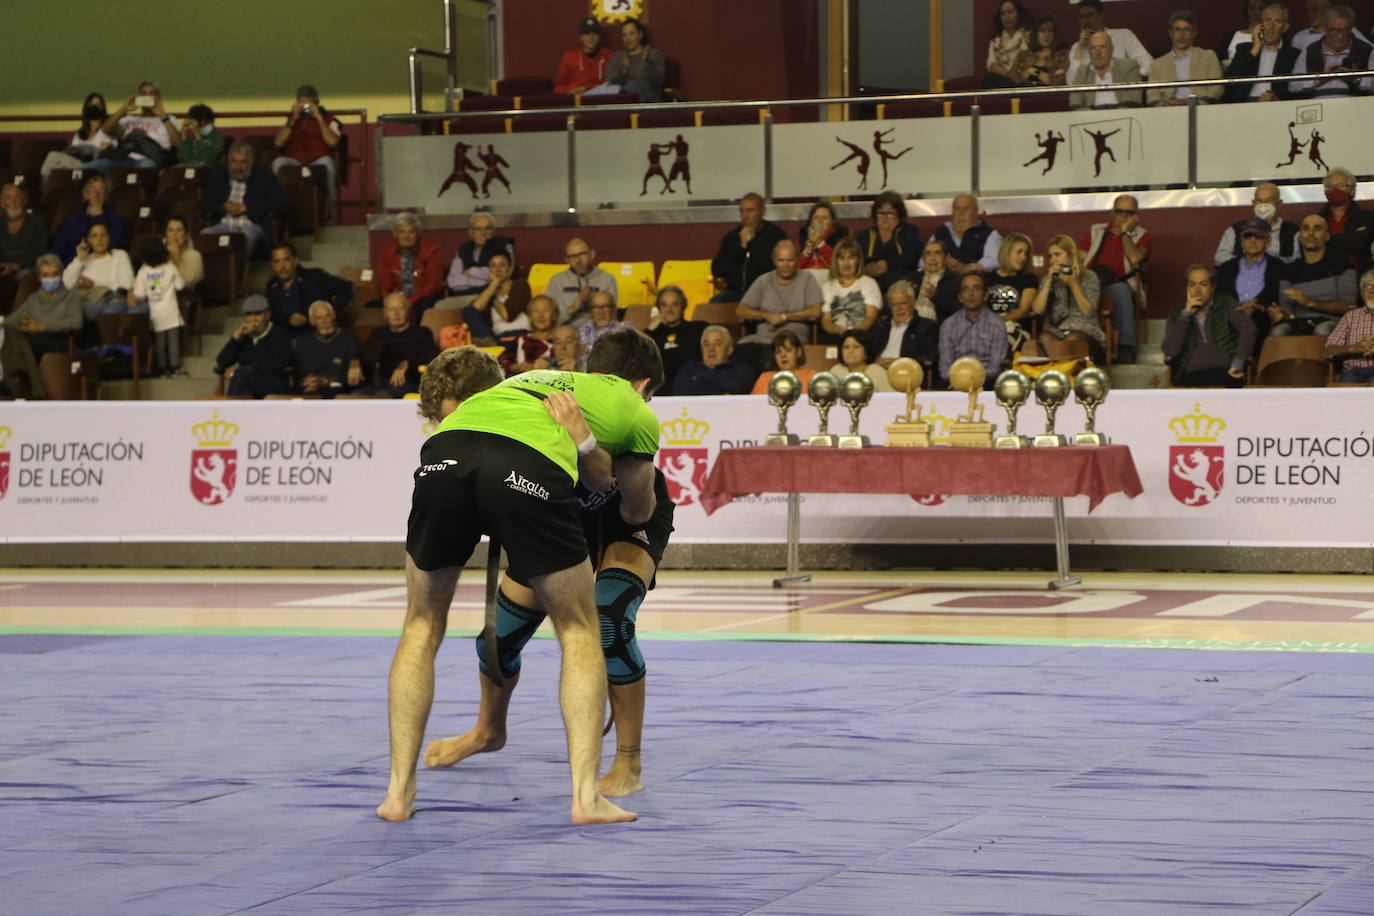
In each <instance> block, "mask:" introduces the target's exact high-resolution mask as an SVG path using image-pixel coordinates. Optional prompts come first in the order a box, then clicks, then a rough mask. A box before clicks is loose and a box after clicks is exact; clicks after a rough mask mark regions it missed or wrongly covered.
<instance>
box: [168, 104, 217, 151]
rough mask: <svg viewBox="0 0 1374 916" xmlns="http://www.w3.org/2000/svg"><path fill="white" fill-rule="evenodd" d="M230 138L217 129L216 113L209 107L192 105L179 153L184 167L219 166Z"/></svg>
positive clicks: (183, 128)
mask: <svg viewBox="0 0 1374 916" xmlns="http://www.w3.org/2000/svg"><path fill="white" fill-rule="evenodd" d="M228 142H229V138H228V137H226V136H224V134H222V133H220V132H219V128H217V127H215V112H214V111H213V110H212V109H211V108H210V106H209V105H206V104H204V103H201V104H199V105H192V106H191V110H190V111H188V112H186V120H185V121H184V122H183V124H182V129H181V142H180V143H178V144H177V152H178V153H179V154H180V156H181V164H182V165H218V164H219V160H220V157H221V156H222V155H224V147H225V144H227V143H228Z"/></svg>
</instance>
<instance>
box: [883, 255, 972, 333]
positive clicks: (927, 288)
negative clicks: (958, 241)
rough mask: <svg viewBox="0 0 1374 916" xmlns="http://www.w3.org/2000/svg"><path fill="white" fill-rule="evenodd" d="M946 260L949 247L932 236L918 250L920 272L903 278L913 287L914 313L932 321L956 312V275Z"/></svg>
mask: <svg viewBox="0 0 1374 916" xmlns="http://www.w3.org/2000/svg"><path fill="white" fill-rule="evenodd" d="M948 263H949V247H948V246H947V245H946V244H945V243H944V242H942V241H941V240H940V239H937V238H934V237H932V238H931V240H930V241H929V242H926V247H925V248H924V249H923V250H922V252H921V270H920V272H919V273H917V274H916V275H915V277H913V278H912V279H911V280H909V281H907V282H909V283H910V284H911V286H912V287H913V288H914V289H915V290H916V313H917V314H918V315H920V316H921V317H922V318H929V319H931V320H932V321H934V322H935V323H936V324H940V323H943V322H944V320H945V319H946V318H948V317H949V316H950V315H953V314H954V313H956V312H958V311H959V276H960V275H959V274H957V273H955V272H954V271H952V270H949V269H947V268H946V266H945V265H947V264H948ZM894 285H895V284H894ZM891 289H892V288H891V287H888V291H889V292H890V291H891Z"/></svg>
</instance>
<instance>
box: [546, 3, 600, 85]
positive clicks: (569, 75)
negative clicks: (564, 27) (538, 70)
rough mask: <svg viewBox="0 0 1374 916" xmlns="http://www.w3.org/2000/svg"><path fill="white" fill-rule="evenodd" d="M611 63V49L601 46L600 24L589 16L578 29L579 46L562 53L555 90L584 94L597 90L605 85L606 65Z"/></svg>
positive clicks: (554, 82) (555, 80) (555, 78)
mask: <svg viewBox="0 0 1374 916" xmlns="http://www.w3.org/2000/svg"><path fill="white" fill-rule="evenodd" d="M610 62H611V49H610V48H607V47H605V46H604V45H602V43H601V23H600V22H598V21H597V20H596V18H595V17H593V16H588V17H587V18H586V19H583V20H582V24H581V25H580V26H578V30H577V47H575V48H573V49H572V50H570V51H565V52H564V53H563V60H562V61H560V62H559V64H558V75H557V76H556V77H554V80H553V91H554V92H570V93H572V94H573V95H581V94H582V93H584V92H586V91H587V90H588V89H595V88H596V87H597V86H600V85H601V84H602V83H604V82H606V65H607V64H609V63H610Z"/></svg>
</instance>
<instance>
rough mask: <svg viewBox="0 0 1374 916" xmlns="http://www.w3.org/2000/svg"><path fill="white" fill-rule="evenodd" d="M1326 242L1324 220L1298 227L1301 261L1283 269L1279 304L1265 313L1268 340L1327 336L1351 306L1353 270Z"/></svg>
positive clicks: (1312, 217)
mask: <svg viewBox="0 0 1374 916" xmlns="http://www.w3.org/2000/svg"><path fill="white" fill-rule="evenodd" d="M1330 240H1331V233H1330V232H1329V231H1328V229H1327V224H1326V220H1325V219H1323V218H1322V217H1321V216H1320V215H1318V214H1316V213H1312V214H1310V215H1308V216H1307V217H1305V218H1304V219H1303V221H1302V223H1301V224H1300V225H1299V226H1298V242H1299V244H1300V245H1301V246H1302V257H1300V258H1298V259H1297V260H1296V261H1294V262H1293V263H1292V264H1288V265H1286V266H1285V267H1284V271H1283V279H1282V280H1280V281H1279V290H1280V292H1279V304H1278V305H1276V306H1274V307H1273V308H1271V309H1270V310H1269V319H1270V321H1271V322H1272V323H1273V327H1271V328H1270V329H1269V336H1270V337H1285V336H1290V335H1301V334H1330V333H1331V331H1332V330H1333V329H1334V328H1335V327H1336V319H1337V318H1339V317H1340V316H1341V315H1344V314H1345V313H1346V312H1348V311H1349V310H1350V309H1351V308H1352V307H1353V306H1354V305H1355V295H1356V292H1357V290H1356V287H1355V270H1354V268H1352V267H1351V266H1350V259H1349V258H1347V257H1346V256H1345V255H1343V254H1341V253H1340V252H1339V251H1337V250H1336V249H1335V248H1334V247H1332V246H1331V244H1330Z"/></svg>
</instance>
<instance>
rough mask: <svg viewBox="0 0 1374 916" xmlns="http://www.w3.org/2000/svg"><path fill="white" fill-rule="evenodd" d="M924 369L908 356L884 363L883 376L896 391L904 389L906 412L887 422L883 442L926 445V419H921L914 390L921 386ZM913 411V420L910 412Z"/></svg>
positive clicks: (928, 433)
mask: <svg viewBox="0 0 1374 916" xmlns="http://www.w3.org/2000/svg"><path fill="white" fill-rule="evenodd" d="M924 377H925V370H924V369H922V368H921V364H920V363H918V362H916V360H914V359H912V358H911V357H909V356H903V357H900V358H898V359H894V360H893V361H892V365H890V366H888V367H887V380H888V381H889V382H891V383H892V387H893V388H894V389H896V390H897V391H905V392H906V413H905V414H903V415H901V416H899V417H897V418H896V419H895V420H894V421H893V422H891V423H889V424H887V444H888V447H889V448H891V447H893V446H920V447H924V446H928V445H930V422H929V421H927V420H922V419H921V408H920V407H919V406H918V405H917V404H916V391H917V389H918V388H920V387H921V379H922V378H924ZM913 413H914V414H916V418H915V419H914V420H913V419H912V417H911V415H912V414H913Z"/></svg>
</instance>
